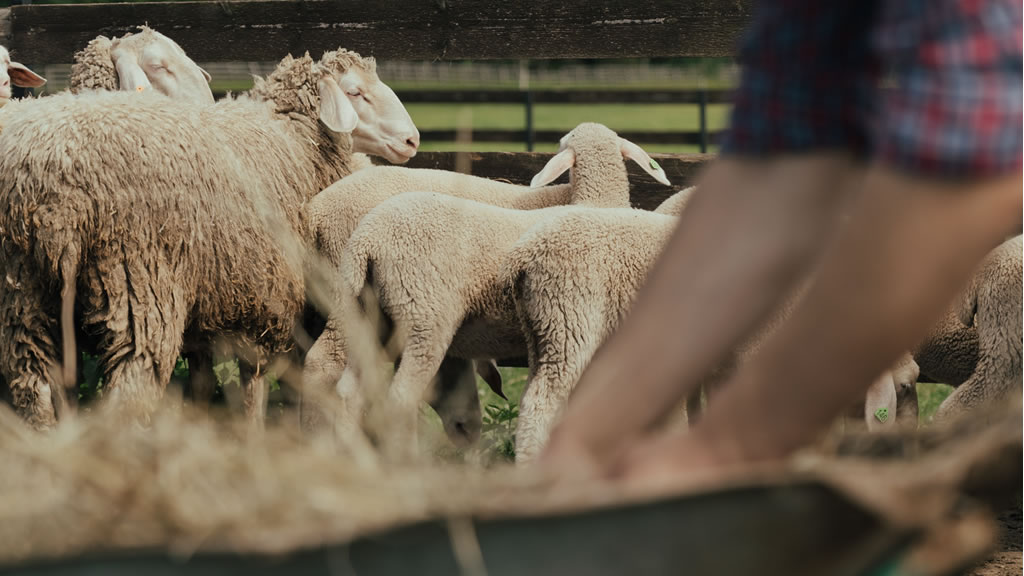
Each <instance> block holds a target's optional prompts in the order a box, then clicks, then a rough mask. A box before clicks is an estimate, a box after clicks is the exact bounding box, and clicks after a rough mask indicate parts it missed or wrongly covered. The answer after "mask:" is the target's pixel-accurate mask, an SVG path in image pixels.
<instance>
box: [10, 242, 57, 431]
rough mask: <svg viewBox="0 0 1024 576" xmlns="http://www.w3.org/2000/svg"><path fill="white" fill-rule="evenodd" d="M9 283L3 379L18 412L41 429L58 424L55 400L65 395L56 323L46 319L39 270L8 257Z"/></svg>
mask: <svg viewBox="0 0 1024 576" xmlns="http://www.w3.org/2000/svg"><path fill="white" fill-rule="evenodd" d="M6 276H7V280H6V282H4V283H3V286H2V287H0V375H2V377H3V379H4V380H6V381H7V383H8V386H9V388H10V395H11V403H12V405H13V406H14V410H15V412H17V414H18V415H19V416H21V417H23V418H24V419H25V420H26V421H27V422H28V424H29V425H30V426H32V427H33V428H36V429H39V430H45V429H49V428H52V427H53V426H55V425H56V424H57V413H56V411H55V410H54V396H55V395H58V394H64V387H63V386H61V385H60V383H59V380H58V379H57V371H58V370H57V368H58V363H57V361H56V357H57V347H56V344H55V342H54V341H53V338H52V336H51V328H52V327H53V320H52V319H51V316H50V315H48V314H46V311H45V308H44V306H43V301H42V298H43V295H45V294H46V291H45V290H44V288H43V286H42V285H41V284H40V283H39V280H38V274H37V273H36V272H35V267H34V266H33V265H32V263H31V262H30V261H29V260H28V258H26V257H25V256H24V255H23V254H20V253H17V252H16V251H15V252H13V253H11V254H9V258H8V261H7V269H6Z"/></svg>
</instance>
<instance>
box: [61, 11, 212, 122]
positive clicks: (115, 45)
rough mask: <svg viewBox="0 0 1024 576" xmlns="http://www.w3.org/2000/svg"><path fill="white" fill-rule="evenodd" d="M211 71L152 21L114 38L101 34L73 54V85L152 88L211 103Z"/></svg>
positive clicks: (78, 89) (75, 89) (76, 88)
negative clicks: (162, 32) (160, 30)
mask: <svg viewBox="0 0 1024 576" xmlns="http://www.w3.org/2000/svg"><path fill="white" fill-rule="evenodd" d="M209 83H210V75H209V74H208V73H207V72H206V70H203V69H202V68H201V67H200V66H199V65H198V64H196V63H195V62H193V61H192V60H191V59H190V58H189V57H188V56H187V55H186V54H185V51H184V50H182V49H181V46H178V44H177V43H176V42H175V41H174V40H171V39H170V38H168V37H167V36H164V35H163V34H161V33H159V32H157V31H156V30H153V29H152V28H150V27H148V26H139V32H137V33H134V34H125V35H124V36H122V37H120V38H114V39H110V38H107V37H106V36H97V37H96V38H94V39H93V40H91V41H89V44H88V45H86V47H85V48H84V49H82V50H80V51H78V52H76V53H75V62H74V64H72V65H71V78H70V90H71V93H72V94H81V93H82V92H85V91H89V90H108V91H112V92H113V91H117V90H124V91H128V92H143V91H147V90H154V91H156V92H159V93H160V94H163V95H165V96H167V97H169V98H172V99H174V100H178V101H181V102H190V103H192V104H196V105H206V104H213V93H212V92H211V91H210V85H209Z"/></svg>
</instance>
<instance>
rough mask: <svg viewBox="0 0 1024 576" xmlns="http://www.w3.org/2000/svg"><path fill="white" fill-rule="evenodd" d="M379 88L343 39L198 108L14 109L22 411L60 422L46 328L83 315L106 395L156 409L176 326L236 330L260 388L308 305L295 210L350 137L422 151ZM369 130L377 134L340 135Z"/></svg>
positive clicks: (18, 397)
mask: <svg viewBox="0 0 1024 576" xmlns="http://www.w3.org/2000/svg"><path fill="white" fill-rule="evenodd" d="M380 84H381V83H380V80H379V79H378V77H377V74H376V70H375V65H374V62H373V60H372V59H369V58H365V59H364V58H361V57H359V56H358V55H357V54H354V53H352V52H348V51H344V50H338V51H335V52H328V53H326V54H324V56H323V57H322V58H321V59H320V61H319V62H314V61H313V60H312V59H311V58H310V57H309V55H308V54H306V55H305V56H303V57H301V58H297V59H296V58H292V57H291V56H289V57H287V58H285V59H284V60H283V61H282V62H281V63H280V64H279V65H278V67H277V69H276V70H275V71H274V72H273V73H272V74H270V75H269V76H268V77H267V78H266V79H257V81H256V85H255V86H254V88H253V89H252V91H251V92H250V93H249V95H247V96H245V97H240V98H228V99H224V100H221V101H219V102H217V103H215V104H211V105H207V106H193V105H189V104H185V103H180V102H175V101H173V100H170V99H167V98H164V97H158V96H156V95H146V94H143V95H136V94H132V93H126V92H114V93H111V92H93V93H87V94H80V95H77V96H75V95H71V94H60V95H55V96H52V97H48V98H42V99H39V100H37V101H32V102H25V103H22V102H12V103H11V104H9V106H17V109H16V111H15V112H16V113H12V114H10V115H8V116H7V118H6V127H5V129H4V131H3V133H2V134H0V180H2V181H3V182H2V184H0V207H2V210H0V212H2V214H0V244H2V247H3V251H2V258H3V264H4V266H5V271H6V282H4V283H2V284H0V349H2V352H0V356H2V358H0V373H2V375H3V377H4V378H5V379H6V380H7V382H8V383H9V385H10V387H11V391H12V395H13V400H14V406H15V408H16V410H17V411H18V412H19V413H20V414H22V415H23V416H24V417H26V418H27V419H28V421H29V423H30V424H32V425H34V426H36V427H39V428H46V427H50V426H52V425H53V424H54V421H55V414H54V409H53V404H52V401H51V394H52V395H57V396H60V395H61V394H62V393H61V386H60V380H59V379H58V378H57V376H56V374H55V367H56V366H58V365H59V364H60V362H59V361H58V357H59V356H58V354H57V349H56V338H55V332H54V331H53V329H54V328H55V327H56V326H57V325H58V324H59V325H60V326H61V330H60V332H59V333H61V334H63V335H65V336H67V335H69V334H73V332H74V329H73V328H72V324H73V321H74V319H75V318H77V319H79V320H80V321H81V323H82V324H83V325H84V326H85V327H86V329H87V330H88V331H89V332H90V333H93V334H95V335H97V336H98V337H99V339H100V342H101V348H102V354H101V358H100V360H101V364H102V365H103V367H104V374H105V377H106V389H105V396H104V398H105V400H108V401H110V400H113V401H116V402H119V403H120V404H122V405H124V406H125V407H127V408H130V409H137V410H138V411H141V412H143V413H146V412H148V411H149V410H150V409H151V408H152V404H153V400H155V399H156V397H158V395H159V394H160V393H161V392H162V388H163V387H164V386H166V384H167V382H168V380H169V379H170V375H171V371H172V369H173V367H174V363H175V359H176V358H177V356H178V353H179V351H180V348H181V344H182V340H183V334H184V333H185V332H186V330H188V331H189V332H190V333H192V334H195V335H196V336H197V338H198V339H200V341H212V340H213V339H214V338H217V337H218V336H219V335H221V334H225V333H226V334H228V335H230V336H232V337H234V338H235V339H236V340H237V341H238V342H240V343H241V344H243V345H244V346H243V348H246V351H251V354H250V355H248V356H247V358H246V360H247V362H246V365H247V366H249V367H252V368H253V370H251V371H249V373H248V374H247V375H248V376H249V378H246V379H245V380H247V381H244V382H243V384H244V385H247V386H252V385H253V384H254V382H255V383H258V382H259V380H260V378H261V376H260V374H259V371H258V369H259V367H260V365H261V364H262V363H263V362H264V361H265V359H266V358H267V357H268V356H270V355H275V354H279V353H285V352H287V351H289V350H290V349H291V348H292V347H293V341H292V332H293V329H294V326H295V323H296V320H297V317H298V315H299V313H300V311H301V309H302V306H303V304H304V303H305V279H304V275H303V272H304V267H305V262H304V259H305V256H306V254H305V251H304V248H305V247H306V246H307V245H308V243H309V240H310V236H309V230H308V223H307V221H306V217H305V213H304V207H305V203H306V202H308V200H309V199H310V198H311V197H312V196H313V195H314V194H315V193H317V192H318V191H320V190H322V189H323V188H324V187H326V186H327V185H328V184H329V183H331V182H333V181H335V180H337V179H339V178H341V177H342V176H343V175H345V174H347V173H350V172H351V169H352V168H351V165H350V163H351V162H352V158H353V148H354V147H355V149H356V150H360V151H362V152H366V153H373V154H381V155H384V156H386V157H389V159H395V160H398V161H403V160H405V159H407V158H408V157H409V156H411V155H412V154H413V153H415V150H414V149H413V150H407V147H406V144H405V143H406V141H407V139H408V138H409V134H410V133H413V132H414V131H415V127H414V126H413V124H412V121H411V119H409V117H408V114H407V113H406V111H405V108H404V107H403V106H402V104H401V102H399V101H398V99H397V98H396V97H393V98H391V99H388V98H378V99H376V100H375V101H374V102H372V103H369V102H366V101H365V98H364V94H367V93H371V91H372V90H374V89H375V88H376V87H378V85H380ZM343 86H345V87H347V89H343V88H342V87H343ZM385 93H390V91H387V92H385ZM391 94H393V93H391ZM389 115H390V116H391V118H392V120H393V122H392V123H390V124H387V123H384V122H382V121H381V120H382V117H387V116H389ZM398 120H402V121H398ZM382 125H383V126H390V127H391V128H392V129H394V130H395V132H391V133H385V134H381V131H382V129H381V128H380V127H381V126H382ZM364 126H370V127H371V130H367V131H368V132H370V133H371V134H376V135H378V138H377V139H376V140H375V141H370V140H368V139H365V138H364V139H359V138H353V137H351V136H349V133H352V132H355V133H357V134H358V133H360V132H362V131H364V128H363V127H364ZM357 141H358V142H362V144H358V145H357V144H356V143H355V142H357ZM356 146H358V147H356ZM62 302H63V306H62ZM72 304H73V306H72ZM58 311H59V313H58ZM58 317H59V319H60V320H59V323H58V321H57V319H58ZM70 344H72V346H71V347H70V350H69V339H68V338H64V349H65V353H64V358H65V360H66V361H65V366H64V368H65V372H64V378H63V380H64V382H65V383H68V384H72V383H73V382H74V372H73V371H72V370H71V369H70V367H71V366H73V359H74V353H73V350H74V348H73V342H70ZM260 389H262V386H260ZM260 408H262V407H261V406H253V407H251V416H252V417H253V418H254V419H256V420H261V419H262V411H261V410H260Z"/></svg>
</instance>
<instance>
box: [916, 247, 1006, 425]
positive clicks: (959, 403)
mask: <svg viewBox="0 0 1024 576" xmlns="http://www.w3.org/2000/svg"><path fill="white" fill-rule="evenodd" d="M1022 252H1024V244H1022V239H1021V236H1016V237H1013V238H1010V239H1009V240H1006V241H1005V242H1003V243H1002V244H1000V245H999V246H997V247H996V248H994V249H993V250H992V251H991V252H989V253H988V255H986V256H985V258H984V259H983V260H982V262H981V263H980V264H979V265H978V267H977V269H976V270H975V272H974V274H973V275H972V277H971V279H970V281H969V282H968V284H967V286H966V287H965V289H964V290H963V291H962V292H961V294H960V295H959V297H958V299H957V300H956V301H955V302H954V304H953V305H952V306H951V307H950V309H949V311H948V312H947V313H946V315H945V316H944V317H943V318H942V319H941V320H940V321H939V322H938V323H937V324H936V326H935V327H934V328H933V329H932V330H931V332H930V333H929V335H928V337H927V338H926V339H925V340H924V341H923V342H922V343H921V344H920V345H919V346H918V347H917V349H916V350H915V353H914V357H915V359H916V360H917V362H918V364H920V365H921V371H922V373H923V374H925V375H926V376H927V379H928V380H931V381H938V382H944V383H946V384H950V385H952V386H956V390H954V391H953V393H952V394H950V395H949V396H948V397H947V398H946V399H945V400H944V401H943V402H942V404H941V405H939V408H938V410H936V412H935V415H934V420H935V421H943V420H948V419H950V418H952V417H954V416H956V415H958V414H961V413H962V412H964V411H967V410H976V409H978V408H980V407H982V406H984V405H986V404H988V403H991V402H995V401H1000V400H1005V399H1006V398H1008V397H1009V396H1010V395H1011V394H1013V392H1014V391H1020V390H1021V388H1022V382H1021V369H1022V367H1021V340H1022V327H1021V324H1022V318H1021V292H1022V289H1024V287H1022V280H1021V277H1022V265H1021V259H1022Z"/></svg>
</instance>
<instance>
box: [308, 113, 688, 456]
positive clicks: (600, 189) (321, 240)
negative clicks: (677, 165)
mask: <svg viewBox="0 0 1024 576" xmlns="http://www.w3.org/2000/svg"><path fill="white" fill-rule="evenodd" d="M623 158H628V159H630V160H633V161H634V162H636V163H637V164H639V165H640V166H641V167H643V168H644V170H646V171H647V172H648V173H649V174H651V176H652V177H654V178H655V179H657V180H659V181H660V182H664V183H667V182H668V179H667V177H666V176H665V173H664V170H662V169H661V168H660V167H659V166H657V163H655V162H654V161H653V160H651V158H650V156H648V155H647V153H646V152H644V151H643V150H642V149H641V148H640V147H638V146H636V145H635V144H633V143H632V142H629V141H627V140H625V139H622V138H619V137H618V136H617V135H616V134H615V133H614V132H613V131H611V130H609V129H608V128H607V127H605V126H603V125H600V124H596V123H583V124H580V125H579V126H577V127H576V128H575V129H573V130H572V131H570V132H569V133H568V134H566V135H565V136H564V137H563V138H562V139H561V140H560V151H559V152H558V154H556V155H555V156H554V157H552V158H551V160H549V161H548V163H547V164H546V165H545V167H544V168H543V169H542V170H541V172H539V173H538V175H537V176H536V177H535V178H534V184H533V186H532V187H530V188H527V187H524V186H517V185H513V184H507V183H503V182H497V181H493V180H488V179H485V178H479V177H474V176H468V175H464V174H458V173H454V172H447V171H442V170H413V169H408V168H401V167H374V168H367V169H365V170H362V171H360V172H358V173H356V174H353V175H351V176H347V177H345V178H344V179H342V180H341V181H340V182H337V183H335V184H333V185H332V186H331V187H330V188H328V189H326V190H324V191H323V192H321V193H320V194H318V195H317V196H316V197H315V198H314V199H313V202H312V203H311V205H310V221H311V225H312V227H313V229H314V234H315V236H316V245H317V247H318V249H319V251H320V253H321V255H322V256H323V257H324V258H325V259H326V260H327V261H328V263H329V264H328V265H327V266H328V267H329V268H330V269H336V268H337V267H338V266H339V265H340V264H341V261H342V253H343V250H344V248H345V246H346V244H347V243H348V240H349V237H350V236H351V234H352V232H353V230H355V229H356V225H357V223H359V222H360V220H361V219H362V218H363V216H364V215H366V214H367V213H368V212H370V210H371V209H373V208H374V207H375V206H377V205H379V204H380V203H381V202H383V201H384V200H386V199H388V198H391V197H393V196H396V195H398V194H400V193H403V192H408V191H433V192H439V193H442V194H446V195H450V196H453V197H460V198H464V199H470V200H475V201H479V202H483V203H487V204H491V205H494V206H501V207H505V208H509V209H516V210H532V209H539V208H544V207H549V206H555V205H560V204H569V203H571V202H573V203H577V204H585V205H593V206H609V205H611V206H616V205H617V206H624V205H628V203H629V181H628V177H627V173H626V170H625V167H624V165H623V160H622V159H623ZM570 168H572V170H571V172H570V180H571V183H570V184H568V185H557V186H544V184H547V183H549V182H551V181H553V180H555V179H556V178H558V177H559V176H560V175H561V174H562V173H564V172H565V171H567V170H570ZM410 225H411V224H403V225H402V226H410ZM437 248H440V247H437ZM445 249H447V248H445ZM467 249H470V248H467ZM324 283H325V284H329V283H328V282H326V281H325V282H324ZM327 298H335V299H336V298H338V296H337V295H334V294H331V295H329V296H327ZM345 362H346V353H345V341H344V330H343V326H342V321H341V318H340V315H339V314H337V313H336V312H335V313H329V314H328V320H327V326H326V328H325V329H324V331H323V333H322V334H321V335H320V336H319V337H318V338H317V340H316V342H315V343H314V345H313V347H312V348H311V349H310V350H309V353H308V354H307V356H306V363H305V372H304V374H303V385H304V386H305V387H312V388H315V389H326V388H327V387H329V386H331V385H333V384H334V383H336V382H337V381H338V379H339V377H340V376H341V374H342V372H343V371H344V367H345ZM491 374H492V376H493V373H491ZM486 380H487V381H488V384H490V385H491V387H492V388H495V389H496V391H500V388H499V387H500V380H499V379H496V378H493V377H491V378H486ZM474 390H475V389H474ZM474 394H475V392H474ZM319 415H320V414H319V412H318V411H317V410H316V408H315V407H314V408H311V407H308V406H307V403H306V402H305V401H304V408H303V418H304V420H308V421H312V420H314V419H315V418H316V417H318V416H319ZM441 417H442V420H443V421H445V423H446V426H447V427H448V428H453V427H454V425H452V424H451V421H452V420H453V419H456V418H459V416H458V415H455V414H442V415H441ZM307 425H308V424H307ZM453 440H454V441H455V442H456V443H458V444H462V443H464V442H463V440H464V439H460V438H453Z"/></svg>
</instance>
